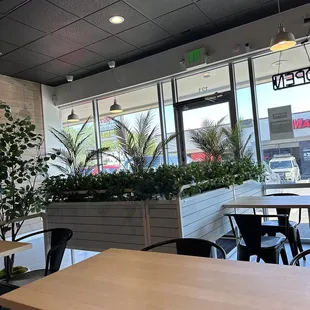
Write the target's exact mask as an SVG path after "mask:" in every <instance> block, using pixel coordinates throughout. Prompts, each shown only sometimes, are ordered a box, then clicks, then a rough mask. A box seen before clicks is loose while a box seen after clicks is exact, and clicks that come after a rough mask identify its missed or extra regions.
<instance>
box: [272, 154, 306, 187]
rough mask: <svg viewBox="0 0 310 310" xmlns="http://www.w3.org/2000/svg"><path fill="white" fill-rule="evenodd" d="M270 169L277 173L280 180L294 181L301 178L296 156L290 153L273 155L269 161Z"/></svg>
mask: <svg viewBox="0 0 310 310" xmlns="http://www.w3.org/2000/svg"><path fill="white" fill-rule="evenodd" d="M269 167H270V169H271V170H272V171H273V172H275V173H277V174H278V175H279V176H280V178H281V180H286V181H291V182H294V183H296V182H297V181H299V180H300V179H301V175H300V169H299V166H298V164H297V162H296V158H295V157H294V156H292V155H290V154H287V155H274V156H273V158H272V159H271V160H270V162H269Z"/></svg>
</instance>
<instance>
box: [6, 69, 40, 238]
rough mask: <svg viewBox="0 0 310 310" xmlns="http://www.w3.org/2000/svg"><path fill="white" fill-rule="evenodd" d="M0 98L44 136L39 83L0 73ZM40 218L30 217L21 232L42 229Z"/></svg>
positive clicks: (28, 153)
mask: <svg viewBox="0 0 310 310" xmlns="http://www.w3.org/2000/svg"><path fill="white" fill-rule="evenodd" d="M0 100H1V101H4V102H5V103H7V104H8V105H9V106H10V107H11V109H12V113H13V115H14V116H16V117H20V118H22V117H26V116H30V117H31V120H32V122H33V123H34V124H35V125H36V131H37V133H39V134H42V135H43V137H44V124H43V107H42V96H41V85H40V84H38V83H34V82H30V81H24V80H20V79H15V78H12V77H8V76H5V75H0ZM4 120H5V119H4V116H3V112H0V123H1V122H3V121H4ZM41 152H42V153H45V145H44V144H43V145H42V150H41ZM36 153H37V151H36V150H34V149H28V150H27V151H26V153H25V156H26V158H30V157H32V156H34V155H36ZM42 227H43V226H42V221H41V219H39V218H38V219H31V220H29V221H27V222H25V224H24V227H23V228H22V230H21V232H22V233H27V232H30V231H33V230H37V229H42Z"/></svg>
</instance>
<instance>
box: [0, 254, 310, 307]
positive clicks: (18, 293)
mask: <svg viewBox="0 0 310 310" xmlns="http://www.w3.org/2000/svg"><path fill="white" fill-rule="evenodd" d="M309 279H310V269H307V268H301V267H292V266H280V265H271V264H270V265H269V264H257V263H248V262H238V261H228V260H226V261H225V260H220V259H218V260H217V259H208V258H199V257H191V256H181V255H173V254H161V253H151V252H139V251H128V250H115V249H110V250H107V251H105V252H103V253H101V254H99V255H97V256H94V257H92V258H90V259H87V260H85V261H83V262H81V263H78V264H76V265H73V266H71V267H69V268H67V269H63V270H61V271H59V272H57V273H54V274H52V275H50V276H47V277H45V278H43V279H41V280H38V281H36V282H33V283H31V284H28V285H26V286H24V287H22V288H19V289H17V290H15V291H13V292H10V293H8V294H6V295H2V296H0V304H1V305H2V306H5V307H8V308H11V309H12V310H30V309H31V310H39V309H44V310H52V309H53V310H54V309H64V310H65V309H66V310H73V309H74V310H85V309H87V310H99V309H100V310H102V309H104V310H121V309H126V310H164V309H167V310H193V309H195V310H206V309H210V310H224V309H227V310H228V309H229V310H251V309H260V310H261V309H273V310H280V309H281V310H283V309H294V310H301V309H302V310H304V309H307V308H308V307H309V304H310V294H309V290H310V281H309Z"/></svg>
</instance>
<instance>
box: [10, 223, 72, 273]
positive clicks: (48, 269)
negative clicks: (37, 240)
mask: <svg viewBox="0 0 310 310" xmlns="http://www.w3.org/2000/svg"><path fill="white" fill-rule="evenodd" d="M49 233H50V234H51V236H50V244H51V249H50V250H49V251H48V253H47V257H46V265H45V275H48V274H49V273H53V272H56V271H58V270H59V269H60V266H61V262H62V259H63V256H64V252H65V249H66V246H67V243H68V241H69V240H70V239H71V238H72V236H73V232H72V230H70V229H68V228H53V229H47V230H41V231H37V232H34V233H32V234H29V235H26V236H23V237H21V238H18V239H16V240H15V241H21V240H23V239H27V238H29V237H32V236H36V235H40V234H49ZM45 237H46V238H49V236H45Z"/></svg>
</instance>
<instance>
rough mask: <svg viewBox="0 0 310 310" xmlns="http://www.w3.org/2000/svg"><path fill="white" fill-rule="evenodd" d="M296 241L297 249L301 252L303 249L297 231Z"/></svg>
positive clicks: (297, 231)
mask: <svg viewBox="0 0 310 310" xmlns="http://www.w3.org/2000/svg"><path fill="white" fill-rule="evenodd" d="M296 239H297V240H296V241H297V247H298V249H299V251H300V252H303V251H304V249H303V246H302V243H301V238H300V233H299V229H296ZM303 259H304V261H305V260H306V256H304V257H303Z"/></svg>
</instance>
